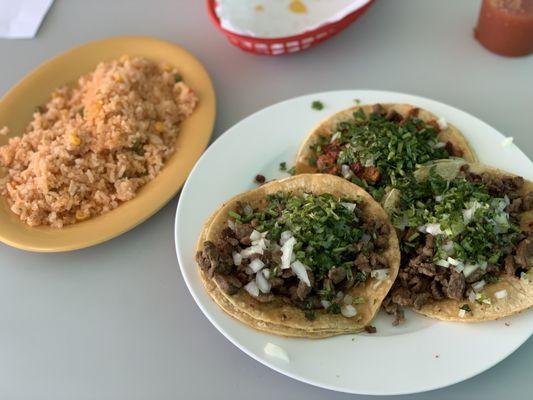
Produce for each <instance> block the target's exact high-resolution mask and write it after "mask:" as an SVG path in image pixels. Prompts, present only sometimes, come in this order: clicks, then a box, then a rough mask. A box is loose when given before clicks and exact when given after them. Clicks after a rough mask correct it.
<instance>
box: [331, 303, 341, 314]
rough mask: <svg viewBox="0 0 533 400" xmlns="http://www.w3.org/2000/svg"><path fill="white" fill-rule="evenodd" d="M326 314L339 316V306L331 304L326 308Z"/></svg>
mask: <svg viewBox="0 0 533 400" xmlns="http://www.w3.org/2000/svg"><path fill="white" fill-rule="evenodd" d="M328 313H330V314H340V313H341V306H340V305H339V304H338V303H333V304H331V305H330V306H329V307H328Z"/></svg>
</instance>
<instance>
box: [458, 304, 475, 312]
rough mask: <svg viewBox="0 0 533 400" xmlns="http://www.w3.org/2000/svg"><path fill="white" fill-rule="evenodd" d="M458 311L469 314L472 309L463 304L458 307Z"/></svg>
mask: <svg viewBox="0 0 533 400" xmlns="http://www.w3.org/2000/svg"><path fill="white" fill-rule="evenodd" d="M459 309H461V310H465V311H466V312H471V311H472V309H471V308H470V306H469V305H468V304H463V305H462V306H461V307H459Z"/></svg>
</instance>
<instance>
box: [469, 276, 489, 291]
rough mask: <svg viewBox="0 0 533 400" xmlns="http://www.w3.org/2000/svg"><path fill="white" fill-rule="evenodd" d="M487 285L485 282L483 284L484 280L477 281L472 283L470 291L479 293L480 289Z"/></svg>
mask: <svg viewBox="0 0 533 400" xmlns="http://www.w3.org/2000/svg"><path fill="white" fill-rule="evenodd" d="M486 284H487V282H485V280H483V279H482V280H480V281H477V282H476V283H474V284H473V285H472V289H474V290H475V291H476V292H479V291H480V290H481V289H483V288H484V287H485V285H486Z"/></svg>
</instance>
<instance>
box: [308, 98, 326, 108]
mask: <svg viewBox="0 0 533 400" xmlns="http://www.w3.org/2000/svg"><path fill="white" fill-rule="evenodd" d="M311 107H312V108H313V110H322V109H323V108H324V103H322V102H321V101H318V100H315V101H313V102H312V103H311Z"/></svg>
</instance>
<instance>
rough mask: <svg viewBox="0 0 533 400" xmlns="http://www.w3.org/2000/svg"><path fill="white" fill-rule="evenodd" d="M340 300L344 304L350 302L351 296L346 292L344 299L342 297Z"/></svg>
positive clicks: (351, 301) (351, 300)
mask: <svg viewBox="0 0 533 400" xmlns="http://www.w3.org/2000/svg"><path fill="white" fill-rule="evenodd" d="M342 302H343V303H344V304H346V305H348V304H352V303H353V297H352V296H350V295H349V294H347V295H346V296H344V299H342Z"/></svg>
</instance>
